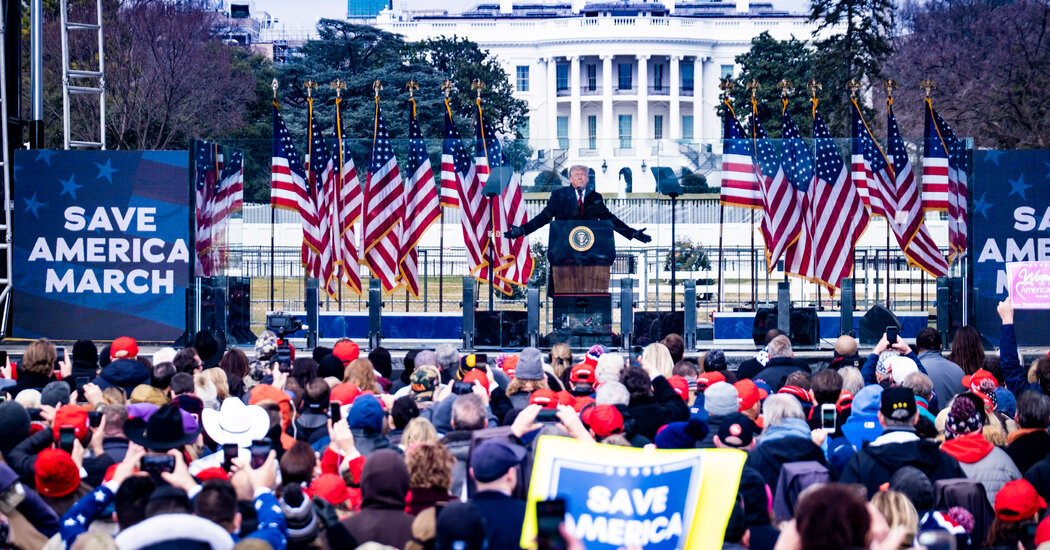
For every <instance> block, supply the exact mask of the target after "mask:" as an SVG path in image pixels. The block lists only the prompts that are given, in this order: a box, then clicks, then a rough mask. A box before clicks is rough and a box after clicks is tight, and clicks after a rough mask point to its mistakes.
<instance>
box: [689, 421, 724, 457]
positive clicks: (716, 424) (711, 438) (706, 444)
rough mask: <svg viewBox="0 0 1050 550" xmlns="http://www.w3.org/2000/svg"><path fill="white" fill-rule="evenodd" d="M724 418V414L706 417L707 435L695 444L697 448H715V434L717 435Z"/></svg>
mask: <svg viewBox="0 0 1050 550" xmlns="http://www.w3.org/2000/svg"><path fill="white" fill-rule="evenodd" d="M724 419H725V416H721V415H719V416H709V417H707V435H706V436H704V438H703V439H702V440H700V441H699V442H698V443H697V444H696V448H697V449H714V448H715V436H716V435H718V430H719V429H721V428H722V420H724Z"/></svg>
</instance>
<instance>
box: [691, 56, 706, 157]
mask: <svg viewBox="0 0 1050 550" xmlns="http://www.w3.org/2000/svg"><path fill="white" fill-rule="evenodd" d="M705 59H710V58H704V57H700V56H696V57H695V58H693V138H694V139H696V140H697V141H700V140H701V139H702V138H703V137H704V94H705V93H706V92H707V86H706V82H705V81H704V60H705Z"/></svg>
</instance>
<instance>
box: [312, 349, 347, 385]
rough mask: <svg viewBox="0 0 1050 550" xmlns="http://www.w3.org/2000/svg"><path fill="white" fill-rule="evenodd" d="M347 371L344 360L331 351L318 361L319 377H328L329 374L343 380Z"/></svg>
mask: <svg viewBox="0 0 1050 550" xmlns="http://www.w3.org/2000/svg"><path fill="white" fill-rule="evenodd" d="M345 371H346V365H344V364H343V362H342V361H341V360H340V359H339V358H338V357H336V356H335V355H333V354H331V353H329V354H328V355H325V356H324V357H322V358H321V360H320V361H318V362H317V377H318V378H328V377H329V376H334V377H336V378H338V379H340V380H342V379H343V373H344V372H345Z"/></svg>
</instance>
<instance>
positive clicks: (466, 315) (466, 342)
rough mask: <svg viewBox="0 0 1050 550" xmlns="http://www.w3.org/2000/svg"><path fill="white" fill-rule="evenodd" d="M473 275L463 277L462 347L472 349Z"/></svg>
mask: <svg viewBox="0 0 1050 550" xmlns="http://www.w3.org/2000/svg"><path fill="white" fill-rule="evenodd" d="M474 300H475V298H474V277H471V276H470V275H467V276H465V277H463V303H462V304H461V305H462V306H463V349H465V350H472V349H474V306H475V303H474Z"/></svg>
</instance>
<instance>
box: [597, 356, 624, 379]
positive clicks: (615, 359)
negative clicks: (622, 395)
mask: <svg viewBox="0 0 1050 550" xmlns="http://www.w3.org/2000/svg"><path fill="white" fill-rule="evenodd" d="M624 364H625V363H624V360H623V356H622V355H618V354H616V353H603V354H601V355H600V356H598V366H596V367H594V379H595V380H596V381H597V382H598V384H599V385H600V384H605V383H609V382H616V383H619V382H620V373H621V372H623V366H624Z"/></svg>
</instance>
